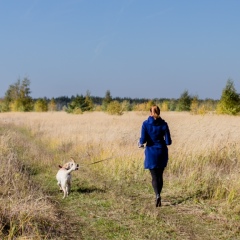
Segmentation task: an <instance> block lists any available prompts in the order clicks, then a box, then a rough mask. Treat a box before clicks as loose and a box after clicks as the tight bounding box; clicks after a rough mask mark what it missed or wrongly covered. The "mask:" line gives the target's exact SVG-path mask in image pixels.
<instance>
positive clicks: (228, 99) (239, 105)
mask: <svg viewBox="0 0 240 240" xmlns="http://www.w3.org/2000/svg"><path fill="white" fill-rule="evenodd" d="M239 112H240V97H239V94H238V93H237V92H236V89H235V87H234V83H233V81H232V80H231V79H228V81H227V84H226V87H225V88H224V89H223V91H222V96H221V99H220V101H219V103H218V105H217V113H219V114H229V115H236V114H238V113H239Z"/></svg>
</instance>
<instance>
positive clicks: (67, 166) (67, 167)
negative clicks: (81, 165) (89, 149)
mask: <svg viewBox="0 0 240 240" xmlns="http://www.w3.org/2000/svg"><path fill="white" fill-rule="evenodd" d="M62 167H63V168H65V169H69V168H70V164H69V163H64V164H63V166H62Z"/></svg>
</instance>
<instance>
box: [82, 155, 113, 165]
mask: <svg viewBox="0 0 240 240" xmlns="http://www.w3.org/2000/svg"><path fill="white" fill-rule="evenodd" d="M112 158H113V157H109V158H105V159H102V160H99V161H96V162H93V163H89V164H79V165H80V166H81V167H85V166H90V165H93V164H97V163H100V162H103V161H107V160H110V159H112Z"/></svg>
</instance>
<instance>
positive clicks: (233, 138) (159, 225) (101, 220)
mask: <svg viewBox="0 0 240 240" xmlns="http://www.w3.org/2000/svg"><path fill="white" fill-rule="evenodd" d="M161 116H162V118H163V119H165V120H166V121H167V122H168V124H169V128H170V131H171V135H172V140H173V144H172V145H171V146H169V156H170V159H169V164H168V167H167V168H166V170H165V172H164V180H165V181H164V187H163V192H162V200H163V206H162V207H161V208H155V206H154V200H155V199H154V193H153V190H152V187H151V182H150V181H151V179H150V175H149V172H148V171H147V170H144V169H143V159H144V152H143V150H142V149H138V148H137V140H138V138H139V135H140V128H141V124H142V122H143V121H144V120H145V119H146V118H147V117H148V113H147V112H128V113H124V114H123V115H122V116H112V115H107V114H105V113H102V112H93V113H84V114H82V115H70V114H67V113H65V112H51V113H50V112H48V113H1V114H0V137H1V138H0V160H1V163H2V164H3V167H2V168H1V169H0V181H1V186H2V188H1V190H0V203H1V205H0V206H1V207H0V220H1V221H0V222H1V225H0V228H1V234H0V238H1V239H179V240H180V239H240V224H239V218H240V204H239V201H240V180H239V179H240V172H239V164H240V144H239V143H240V117H232V116H223V115H221V116H218V115H203V116H200V115H191V114H189V113H178V112H162V114H161ZM70 157H73V158H74V159H75V161H76V162H78V163H79V164H80V166H81V168H80V170H78V171H76V172H74V173H73V189H72V192H71V194H70V196H69V197H68V198H67V199H65V200H63V199H62V193H60V192H59V190H58V187H57V185H56V180H55V175H56V172H57V171H58V165H59V164H63V163H64V162H67V161H69V159H70ZM100 160H104V161H102V162H99V163H97V164H91V163H94V162H97V161H100Z"/></svg>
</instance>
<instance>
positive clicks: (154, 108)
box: [150, 105, 160, 118]
mask: <svg viewBox="0 0 240 240" xmlns="http://www.w3.org/2000/svg"><path fill="white" fill-rule="evenodd" d="M150 112H151V113H152V116H153V117H154V118H159V117H160V108H159V107H158V106H156V105H153V106H152V107H151V108H150Z"/></svg>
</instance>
